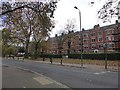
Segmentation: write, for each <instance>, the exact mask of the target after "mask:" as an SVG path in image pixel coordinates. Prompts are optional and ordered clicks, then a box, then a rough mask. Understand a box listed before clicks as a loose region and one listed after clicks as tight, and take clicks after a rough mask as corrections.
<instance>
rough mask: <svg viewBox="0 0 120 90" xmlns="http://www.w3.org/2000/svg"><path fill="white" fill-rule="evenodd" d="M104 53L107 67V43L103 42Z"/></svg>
mask: <svg viewBox="0 0 120 90" xmlns="http://www.w3.org/2000/svg"><path fill="white" fill-rule="evenodd" d="M104 53H105V69H107V44H104Z"/></svg>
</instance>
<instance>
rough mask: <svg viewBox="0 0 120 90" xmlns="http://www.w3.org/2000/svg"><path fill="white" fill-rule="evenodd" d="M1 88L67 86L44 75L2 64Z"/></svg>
mask: <svg viewBox="0 0 120 90" xmlns="http://www.w3.org/2000/svg"><path fill="white" fill-rule="evenodd" d="M2 70H3V71H2V74H3V77H2V88H68V87H67V86H65V85H63V84H61V83H59V82H56V81H54V80H52V79H50V78H48V77H46V76H43V75H41V74H37V73H34V72H32V71H29V70H23V69H20V68H15V67H11V66H6V65H3V66H2Z"/></svg>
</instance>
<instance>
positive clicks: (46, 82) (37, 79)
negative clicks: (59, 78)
mask: <svg viewBox="0 0 120 90" xmlns="http://www.w3.org/2000/svg"><path fill="white" fill-rule="evenodd" d="M33 79H34V80H36V81H38V82H39V83H40V84H42V85H48V84H52V83H53V82H52V81H50V80H48V79H46V78H43V77H35V78H33Z"/></svg>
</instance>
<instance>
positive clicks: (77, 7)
mask: <svg viewBox="0 0 120 90" xmlns="http://www.w3.org/2000/svg"><path fill="white" fill-rule="evenodd" d="M74 8H75V9H77V10H79V18H80V31H81V33H80V41H81V67H83V55H82V53H83V41H82V30H81V11H80V9H79V8H78V7H76V6H75V7H74Z"/></svg>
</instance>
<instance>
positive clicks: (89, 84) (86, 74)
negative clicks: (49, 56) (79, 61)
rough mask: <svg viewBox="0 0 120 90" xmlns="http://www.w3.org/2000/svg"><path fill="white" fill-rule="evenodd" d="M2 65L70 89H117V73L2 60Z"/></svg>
mask: <svg viewBox="0 0 120 90" xmlns="http://www.w3.org/2000/svg"><path fill="white" fill-rule="evenodd" d="M2 64H3V65H8V66H15V67H21V68H24V69H29V70H32V71H34V72H37V73H40V74H42V75H45V76H47V77H49V78H51V79H53V80H55V81H57V82H60V83H62V84H64V85H66V86H68V87H70V88H118V72H112V71H107V70H99V69H98V70H97V69H95V70H93V69H88V68H76V67H68V66H61V65H52V64H44V63H39V62H34V61H27V60H25V61H22V60H19V61H18V60H5V59H4V60H3V61H2ZM3 75H4V73H3Z"/></svg>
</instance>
